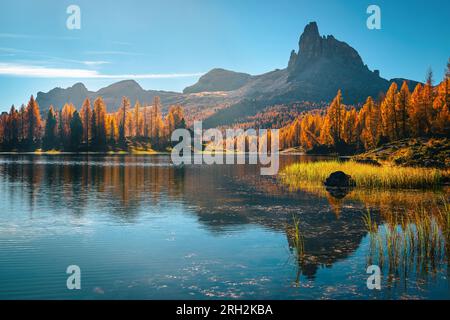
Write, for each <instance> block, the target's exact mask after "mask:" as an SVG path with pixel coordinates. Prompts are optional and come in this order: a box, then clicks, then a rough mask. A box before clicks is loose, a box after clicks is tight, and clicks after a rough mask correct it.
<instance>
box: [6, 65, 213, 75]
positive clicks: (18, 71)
mask: <svg viewBox="0 0 450 320" xmlns="http://www.w3.org/2000/svg"><path fill="white" fill-rule="evenodd" d="M203 74H204V73H202V72H196V73H144V74H102V73H99V72H98V71H95V70H86V69H65V68H47V67H42V66H33V65H19V64H8V63H0V75H4V76H16V77H26V78H77V79H173V78H187V77H197V76H201V75H203Z"/></svg>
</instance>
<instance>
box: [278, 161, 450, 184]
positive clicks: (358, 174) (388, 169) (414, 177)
mask: <svg viewBox="0 0 450 320" xmlns="http://www.w3.org/2000/svg"><path fill="white" fill-rule="evenodd" d="M334 171H343V172H345V173H346V174H349V175H350V176H351V177H352V178H353V180H355V182H356V185H357V187H364V188H374V189H383V188H385V189H391V188H393V189H395V188H398V189H400V188H404V189H420V188H433V187H438V186H440V185H442V183H443V180H444V177H445V175H447V174H448V172H447V171H444V170H440V169H428V168H412V167H398V166H381V167H378V166H373V165H369V164H361V163H356V162H353V161H346V162H339V161H318V162H302V163H296V164H293V165H290V166H288V167H286V168H285V169H284V170H283V180H284V181H285V182H286V183H287V184H288V185H291V186H294V187H295V185H296V184H302V183H308V184H310V185H311V184H316V185H322V184H323V182H324V181H325V179H326V178H327V177H328V176H329V175H330V174H331V173H332V172H334Z"/></svg>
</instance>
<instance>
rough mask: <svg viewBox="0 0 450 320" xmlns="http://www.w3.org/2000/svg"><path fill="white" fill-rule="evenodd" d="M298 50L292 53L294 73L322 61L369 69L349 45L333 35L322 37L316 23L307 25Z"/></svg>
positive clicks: (291, 64) (291, 68)
mask: <svg viewBox="0 0 450 320" xmlns="http://www.w3.org/2000/svg"><path fill="white" fill-rule="evenodd" d="M298 48H299V49H298V53H296V52H295V51H293V53H291V60H290V62H289V65H290V66H291V67H290V70H293V71H294V72H301V71H302V70H303V69H305V68H308V66H310V65H311V64H314V63H316V62H317V61H319V60H320V59H329V60H331V61H333V62H335V63H339V64H344V65H346V66H347V67H349V68H363V69H367V67H366V66H365V65H364V63H363V61H362V59H361V57H360V55H359V54H358V52H357V51H356V50H355V49H353V48H352V47H351V46H349V45H348V44H347V43H345V42H343V41H339V40H337V39H336V38H334V37H333V36H332V35H328V36H326V37H325V36H323V37H321V36H320V33H319V28H318V26H317V23H316V22H310V23H309V24H308V25H306V27H305V29H304V31H303V33H302V35H301V36H300V40H299V43H298ZM294 54H295V55H294ZM292 59H294V60H295V61H292Z"/></svg>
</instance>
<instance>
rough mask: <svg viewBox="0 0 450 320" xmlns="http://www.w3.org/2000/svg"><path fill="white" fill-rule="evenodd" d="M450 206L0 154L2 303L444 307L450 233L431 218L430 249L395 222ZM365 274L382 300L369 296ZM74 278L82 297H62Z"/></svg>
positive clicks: (399, 196)
mask: <svg viewBox="0 0 450 320" xmlns="http://www.w3.org/2000/svg"><path fill="white" fill-rule="evenodd" d="M280 160H281V165H280V166H281V168H282V167H284V166H286V165H287V164H291V163H295V162H298V161H314V160H315V158H308V157H305V156H281V159H280ZM448 195H449V193H448V189H445V190H434V191H395V192H393V191H392V192H386V191H384V192H365V191H361V190H354V191H351V192H350V193H349V194H348V195H344V196H343V197H342V196H339V197H334V196H332V195H330V194H329V193H328V192H327V191H326V190H321V189H320V190H316V189H308V188H305V189H292V188H290V187H288V186H287V185H284V184H283V182H282V181H281V179H279V177H277V176H261V175H260V170H259V168H258V166H256V165H213V166H207V165H187V166H184V167H175V166H173V165H171V162H170V157H169V156H167V155H154V156H148V155H147V156H146V155H142V156H131V155H123V156H117V155H111V156H102V155H89V156H87V155H78V156H76V155H51V156H44V155H0V299H401V298H409V299H414V298H426V299H428V298H430V299H449V298H450V280H449V270H450V269H449V260H448V256H449V243H448V229H447V230H443V229H440V228H439V225H438V224H437V222H436V223H435V222H433V221H434V220H431V219H430V220H429V221H431V222H430V228H433V229H432V230H434V231H435V232H434V231H433V242H432V245H429V244H428V243H427V242H426V241H423V238H424V236H423V235H422V236H420V237H417V239H418V240H414V239H415V238H414V239H413V237H414V236H413V234H414V233H415V232H416V231H417V232H418V230H422V229H420V228H419V226H413V227H410V228H409V229H406V227H405V225H406V224H408V226H411V225H412V224H411V223H410V222H406V223H405V222H404V221H409V220H404V219H399V220H393V219H394V218H395V219H396V217H397V216H398V215H399V216H400V215H402V214H403V213H404V212H403V211H405V210H407V209H409V208H411V206H412V203H414V204H418V203H419V202H420V203H419V205H423V207H425V208H428V209H429V210H430V213H429V214H430V215H431V214H432V212H431V211H433V210H432V209H431V206H432V205H433V203H437V202H439V201H441V200H442V199H448ZM368 209H369V212H371V217H372V218H373V220H374V221H377V224H378V226H379V230H378V231H377V232H369V230H368V229H367V226H366V223H365V220H364V217H365V215H367V212H368V211H367V210H368ZM295 221H298V222H299V229H300V232H301V239H302V248H303V249H302V252H301V253H300V254H299V251H298V250H297V249H298V248H297V245H296V241H295V234H297V233H296V232H297V231H295V230H296V228H295V226H296V223H295ZM393 221H397V222H393ZM398 221H401V222H402V223H403V225H402V223H400V222H398ZM427 221H428V220H427ZM402 226H403V227H402ZM405 230H409V231H408V232H407V231H405ZM404 235H407V236H404ZM408 237H411V239H412V240H411V242H408V241H409V240H408V239H410V238H408ZM435 238H436V239H435ZM388 239H389V241H388ZM420 239H422V242H420V248H419V246H417V243H419V241H420ZM402 241H404V243H403V242H402ZM390 243H394V247H392V246H391V245H390ZM402 243H403V245H402ZM411 243H413V244H414V246H413V245H411ZM422 244H423V246H425V249H424V251H422V249H421V248H422ZM416 247H417V248H416ZM430 247H431V249H429V248H430ZM392 248H394V249H395V250H393V249H392ZM397 251H398V252H397ZM399 252H400V253H399ZM370 264H377V265H380V269H381V271H382V276H381V289H380V290H377V289H374V290H370V289H369V288H368V287H367V278H368V277H369V276H370V274H367V272H366V269H367V267H368V266H369V265H370ZM69 265H77V266H79V267H80V269H81V290H68V289H67V286H66V280H67V277H68V276H69V275H68V274H66V269H67V267H68V266H69Z"/></svg>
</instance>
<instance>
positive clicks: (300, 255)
mask: <svg viewBox="0 0 450 320" xmlns="http://www.w3.org/2000/svg"><path fill="white" fill-rule="evenodd" d="M292 220H293V227H291V226H287V235H288V240H291V241H290V247H291V248H292V250H293V253H294V255H295V259H296V262H297V264H298V265H299V266H300V265H302V263H303V260H304V258H305V239H304V237H303V234H302V232H301V230H300V219H299V218H298V217H297V216H295V215H294V216H293V217H292ZM300 276H301V268H300V267H298V268H297V275H296V278H295V284H296V285H297V286H298V285H299V283H300Z"/></svg>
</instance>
